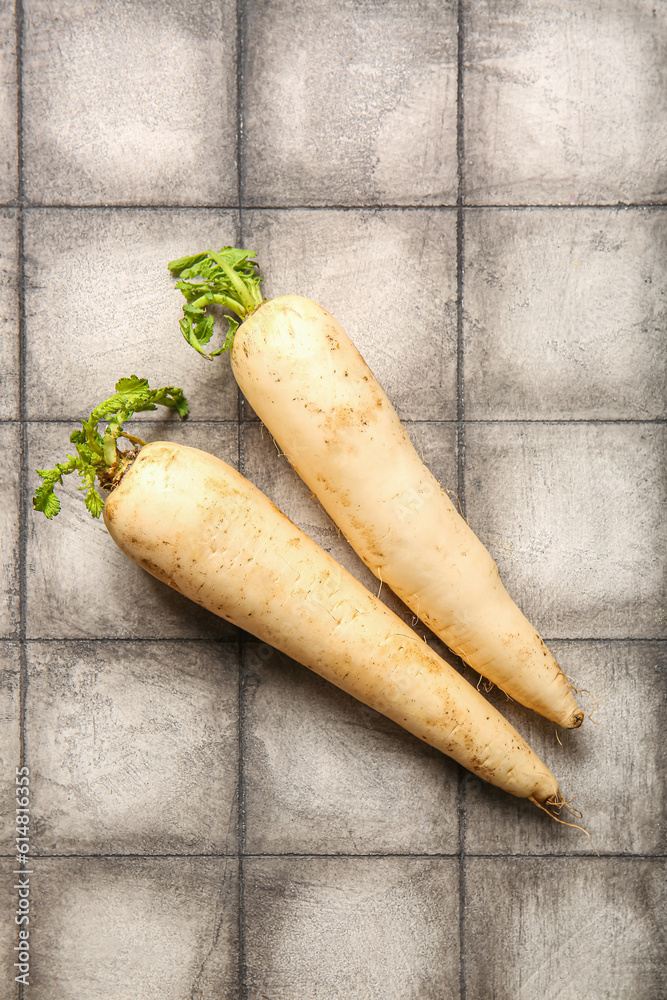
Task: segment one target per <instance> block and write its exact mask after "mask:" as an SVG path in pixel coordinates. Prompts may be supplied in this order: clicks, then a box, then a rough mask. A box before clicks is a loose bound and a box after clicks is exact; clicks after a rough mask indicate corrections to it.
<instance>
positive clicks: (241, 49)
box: [236, 0, 248, 1000]
mask: <svg viewBox="0 0 667 1000" xmlns="http://www.w3.org/2000/svg"><path fill="white" fill-rule="evenodd" d="M244 28H245V8H244V4H243V0H236V185H237V197H238V233H237V243H236V245H237V246H238V247H243V246H245V237H244V225H243V222H244V219H243V168H244V163H243V152H244V149H243V81H244V74H243V59H244V56H245V45H244V43H245V30H244ZM236 406H237V410H236V414H237V424H238V426H237V447H238V452H237V459H238V470H239V472H240V473H241V475H244V474H245V435H244V433H243V431H244V421H243V417H244V412H243V407H244V402H243V395H242V393H241V390H240V388H239V387H238V386H237V389H236ZM246 641H247V640H246ZM245 659H246V658H245V643H241V646H240V649H239V658H238V670H239V676H238V689H237V690H238V695H237V696H238V709H237V715H238V721H237V726H238V729H237V741H238V742H237V746H238V776H237V781H238V803H237V805H238V812H237V832H236V837H237V847H238V851H239V868H238V942H239V944H238V968H237V978H238V986H239V994H238V995H239V1000H245V998H246V997H247V994H248V987H247V970H246V966H247V963H246V940H245V925H246V918H245V865H244V851H245V830H246V783H245V713H244V708H245V699H244V691H245V682H246V670H245Z"/></svg>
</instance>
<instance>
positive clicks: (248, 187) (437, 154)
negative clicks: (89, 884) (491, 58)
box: [242, 0, 457, 205]
mask: <svg viewBox="0 0 667 1000" xmlns="http://www.w3.org/2000/svg"><path fill="white" fill-rule="evenodd" d="M245 11H246V24H245V42H244V59H243V92H242V93H243V121H244V144H243V148H244V153H243V166H244V184H243V187H244V196H245V200H246V201H247V202H248V203H249V204H251V205H368V204H381V205H405V204H408V205H409V204H452V203H454V202H455V201H456V192H457V176H456V170H457V160H456V76H457V73H456V4H455V3H453V2H451V0H445V2H443V0H420V2H419V3H417V4H415V3H410V2H408V0H394V2H392V3H363V4H357V3H354V4H350V3H346V2H345V0H315V2H311V3H309V4H299V5H297V6H295V5H294V4H293V3H290V2H289V0H265V2H264V3H261V4H247V5H245Z"/></svg>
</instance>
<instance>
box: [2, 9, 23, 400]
mask: <svg viewBox="0 0 667 1000" xmlns="http://www.w3.org/2000/svg"><path fill="white" fill-rule="evenodd" d="M0 17H2V15H1V14H0ZM17 278H18V223H17V217H16V212H15V211H9V210H6V209H5V210H3V211H0V420H9V419H11V418H14V419H16V417H18V415H19V337H18V325H19V324H18V319H19V303H18V281H17Z"/></svg>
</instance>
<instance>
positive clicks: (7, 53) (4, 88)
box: [0, 3, 19, 202]
mask: <svg viewBox="0 0 667 1000" xmlns="http://www.w3.org/2000/svg"><path fill="white" fill-rule="evenodd" d="M0 38H2V40H3V43H2V45H0V135H2V149H1V151H0V202H8V201H13V200H14V199H15V198H18V193H19V179H18V146H17V141H16V138H17V131H16V125H17V115H18V107H17V87H16V16H15V9H14V4H12V3H4V4H1V5H0Z"/></svg>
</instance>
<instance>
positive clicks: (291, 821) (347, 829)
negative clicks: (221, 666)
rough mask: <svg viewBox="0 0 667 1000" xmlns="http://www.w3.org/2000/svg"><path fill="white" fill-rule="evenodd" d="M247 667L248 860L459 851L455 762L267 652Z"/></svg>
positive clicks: (250, 658)
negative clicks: (250, 856)
mask: <svg viewBox="0 0 667 1000" xmlns="http://www.w3.org/2000/svg"><path fill="white" fill-rule="evenodd" d="M245 663H246V685H245V692H246V696H245V697H246V704H245V708H244V733H245V767H244V770H245V780H246V785H247V790H246V817H247V818H246V848H247V850H248V851H250V852H251V853H253V854H259V853H268V854H276V853H290V854H291V853H298V854H336V853H344V854H448V853H455V852H456V851H457V850H458V816H457V809H456V804H457V794H458V775H457V767H456V765H455V764H454V762H453V761H451V760H448V759H447V758H446V757H444V756H443V755H442V754H441V753H438V751H437V750H433V749H432V748H431V747H428V746H426V745H424V744H423V743H421V742H420V741H419V740H417V739H416V738H415V737H413V736H410V735H409V734H408V733H406V732H405V730H403V729H401V728H400V727H399V726H397V725H396V724H395V723H393V722H390V721H389V720H388V719H385V718H384V717H383V716H381V715H378V713H377V712H374V711H372V710H371V709H370V708H367V707H366V706H365V705H362V704H361V703H360V702H358V701H355V700H354V699H353V698H351V697H350V696H349V695H346V694H344V693H343V692H342V691H339V690H337V689H336V688H335V687H334V686H333V685H332V684H329V683H327V682H326V681H324V680H322V679H321V678H319V677H317V676H316V675H315V674H313V673H311V672H310V671H309V670H306V668H305V667H301V666H299V665H298V664H295V663H294V662H293V661H291V660H289V659H288V658H287V657H286V656H283V655H282V654H280V653H277V652H276V651H275V650H272V649H271V647H269V646H266V645H257V646H251V647H249V648H247V650H246V654H245Z"/></svg>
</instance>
